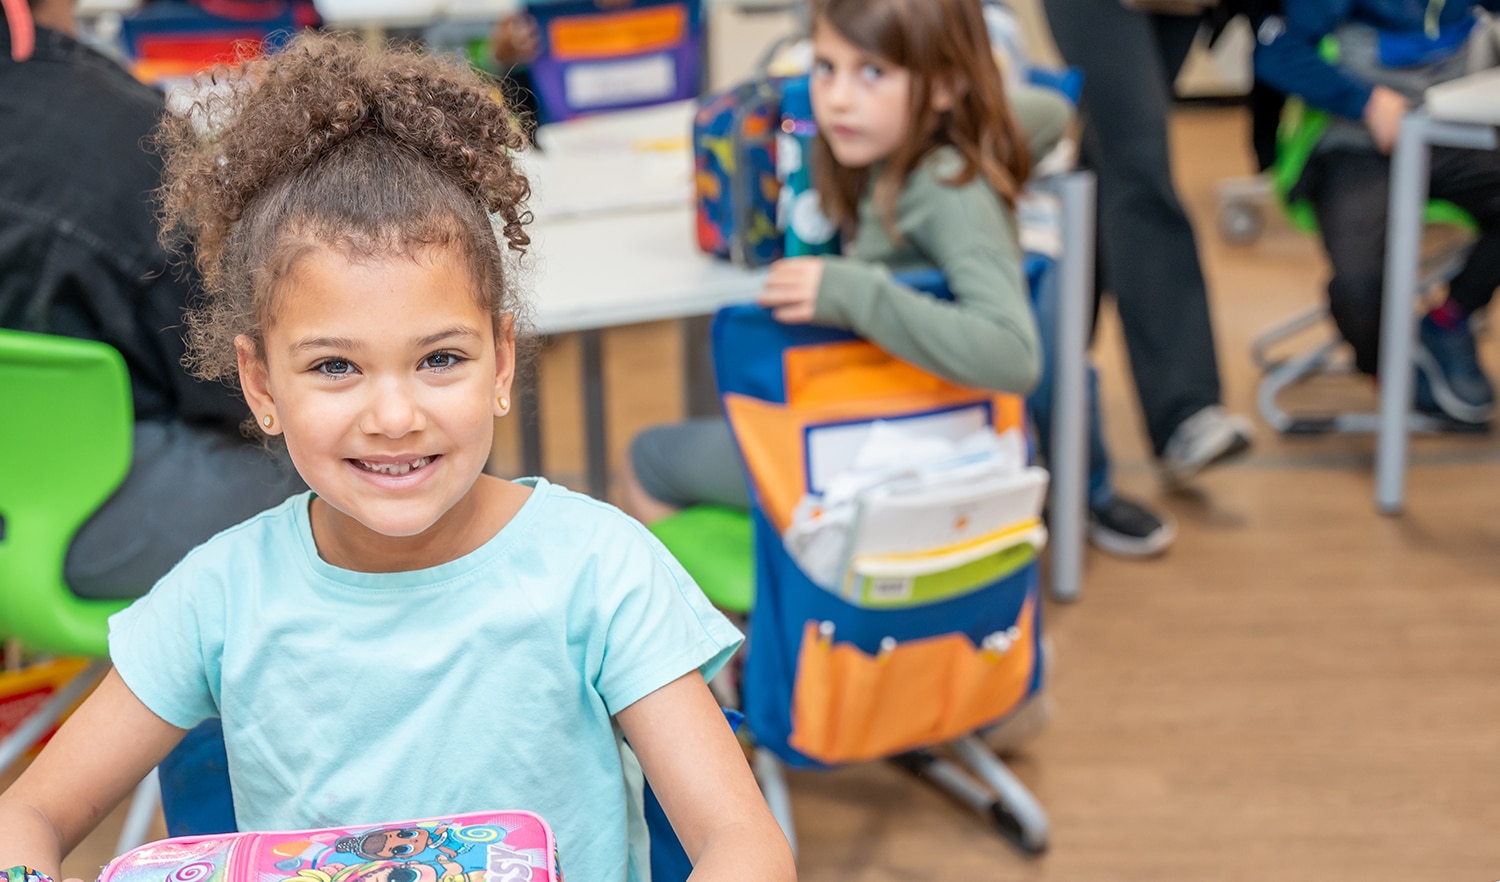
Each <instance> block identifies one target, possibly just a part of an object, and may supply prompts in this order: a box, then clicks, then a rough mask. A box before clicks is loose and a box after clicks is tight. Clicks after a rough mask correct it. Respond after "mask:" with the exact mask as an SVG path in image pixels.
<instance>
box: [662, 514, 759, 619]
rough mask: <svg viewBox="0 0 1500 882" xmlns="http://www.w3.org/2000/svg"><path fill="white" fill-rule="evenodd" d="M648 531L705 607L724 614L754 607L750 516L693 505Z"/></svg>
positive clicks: (753, 556) (742, 613) (744, 612)
mask: <svg viewBox="0 0 1500 882" xmlns="http://www.w3.org/2000/svg"><path fill="white" fill-rule="evenodd" d="M649 529H650V530H651V532H652V533H653V534H654V535H655V536H656V538H657V539H660V540H661V543H662V544H663V545H665V546H667V550H668V551H670V552H672V556H673V557H675V558H677V560H678V562H679V563H681V564H682V568H683V569H685V570H687V572H688V575H690V576H692V577H693V581H695V582H697V583H698V587H699V588H702V589H703V593H704V594H705V595H707V596H708V599H709V602H711V603H712V604H713V605H714V606H717V607H718V608H719V609H722V610H725V611H726V612H732V613H739V614H740V615H744V614H746V613H748V612H750V608H751V606H752V605H753V604H754V601H755V553H754V545H753V544H752V542H751V540H750V513H749V512H745V511H738V510H736V509H732V508H724V507H721V506H717V505H695V506H693V507H691V508H685V509H683V510H682V511H679V512H677V513H676V514H673V515H669V516H668V517H665V518H662V519H661V520H659V521H656V522H655V523H653V524H652V525H651V526H650V527H649Z"/></svg>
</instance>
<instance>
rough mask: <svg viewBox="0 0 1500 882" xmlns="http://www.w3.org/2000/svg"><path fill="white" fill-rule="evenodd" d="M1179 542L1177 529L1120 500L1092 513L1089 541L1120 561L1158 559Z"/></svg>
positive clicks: (1144, 507)
mask: <svg viewBox="0 0 1500 882" xmlns="http://www.w3.org/2000/svg"><path fill="white" fill-rule="evenodd" d="M1175 538H1177V526H1176V525H1175V524H1173V523H1172V521H1171V519H1170V518H1165V519H1164V518H1162V517H1160V516H1158V515H1157V514H1155V513H1154V512H1152V511H1151V509H1149V508H1147V507H1146V506H1144V505H1142V504H1140V503H1139V502H1135V501H1133V500H1130V499H1125V498H1124V497H1121V496H1116V497H1114V498H1113V499H1111V500H1110V501H1109V502H1106V503H1105V504H1104V505H1101V506H1099V507H1098V508H1091V509H1089V541H1090V542H1092V543H1094V547H1095V548H1098V549H1099V550H1100V551H1106V552H1108V553H1110V554H1116V555H1119V556H1120V557H1154V556H1156V555H1158V554H1161V553H1162V552H1163V551H1166V550H1167V546H1169V545H1171V544H1172V540H1173V539H1175Z"/></svg>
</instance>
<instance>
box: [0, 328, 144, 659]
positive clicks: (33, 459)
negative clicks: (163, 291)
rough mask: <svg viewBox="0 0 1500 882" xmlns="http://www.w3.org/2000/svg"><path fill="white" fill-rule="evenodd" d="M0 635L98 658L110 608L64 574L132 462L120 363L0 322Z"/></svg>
mask: <svg viewBox="0 0 1500 882" xmlns="http://www.w3.org/2000/svg"><path fill="white" fill-rule="evenodd" d="M0 414H3V417H0V462H6V463H9V466H7V467H6V470H5V479H4V480H3V481H0V633H4V634H6V635H9V636H11V637H14V638H17V639H19V640H21V641H22V642H23V643H24V644H25V645H26V646H28V647H29V648H32V649H35V650H38V651H41V652H49V653H57V654H60V655H87V656H94V657H96V658H102V657H104V656H106V655H108V653H109V646H108V640H107V637H108V625H107V624H106V620H107V619H108V618H109V616H110V615H112V614H114V613H115V612H117V611H119V610H121V609H124V608H125V607H126V606H127V605H128V604H129V601H127V600H87V599H84V598H81V597H79V596H78V595H76V594H74V593H73V592H72V591H71V590H70V589H69V588H68V586H67V584H66V583H65V582H64V580H63V560H64V558H65V557H66V555H67V553H68V545H69V543H71V542H72V540H73V536H74V535H75V534H76V533H77V532H78V529H79V528H80V527H82V526H83V524H84V522H85V521H86V520H88V518H89V516H90V515H92V514H93V513H94V512H95V511H96V510H98V508H99V506H101V505H103V504H104V501H105V500H106V499H108V498H109V497H110V494H112V493H114V491H115V489H116V488H118V487H119V486H120V483H121V482H122V481H123V480H124V479H125V473H126V472H127V471H128V470H129V468H130V454H131V438H132V430H133V425H134V408H133V407H132V405H131V398H130V376H129V374H128V373H127V372H126V370H125V361H124V359H122V358H121V357H120V354H119V353H118V352H116V351H115V350H114V349H113V348H112V347H110V346H108V345H106V344H104V343H96V342H93V341H89V340H76V339H73V338H71V337H53V336H47V335H43V334H31V333H26V332H22V331H10V330H4V329H0Z"/></svg>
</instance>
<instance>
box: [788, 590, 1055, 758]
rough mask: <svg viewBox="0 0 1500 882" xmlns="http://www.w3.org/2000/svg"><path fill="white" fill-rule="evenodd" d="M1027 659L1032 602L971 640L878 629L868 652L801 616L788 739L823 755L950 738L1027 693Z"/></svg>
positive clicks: (1032, 662)
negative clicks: (903, 635)
mask: <svg viewBox="0 0 1500 882" xmlns="http://www.w3.org/2000/svg"><path fill="white" fill-rule="evenodd" d="M1030 573H1031V570H1029V569H1027V570H1021V571H1019V572H1018V573H1017V574H1016V577H1017V578H1018V579H1020V580H1025V578H1026V577H1027V576H1028V575H1029V574H1030ZM1001 587H1003V585H1002V586H1001ZM870 624H871V622H869V621H868V619H867V620H866V621H863V622H859V623H856V624H854V625H853V626H852V627H854V628H861V629H865V630H867V629H868V628H869V626H870ZM1036 662H1037V649H1036V606H1035V601H1034V600H1028V601H1027V602H1026V603H1025V604H1023V606H1022V607H1021V610H1020V612H1019V614H1018V615H1017V617H1016V619H1015V621H1014V622H1013V623H1012V624H1011V625H1009V626H1008V627H1006V628H1004V629H1000V630H995V631H993V632H991V633H990V634H988V635H986V636H985V637H984V638H983V639H982V640H981V641H980V642H979V643H978V644H976V643H975V642H974V641H973V640H971V639H970V638H969V636H968V635H967V634H964V633H959V632H950V633H947V634H941V635H938V636H934V637H921V638H916V639H912V640H905V641H902V640H897V639H895V638H893V637H889V636H887V637H882V638H880V641H879V645H878V647H877V648H876V650H875V652H873V653H870V652H867V651H866V650H865V649H864V648H863V647H862V646H861V645H860V643H859V642H856V641H852V640H844V639H843V637H842V635H841V634H840V630H839V628H838V626H837V625H836V624H834V623H833V622H832V621H824V622H812V621H809V622H808V623H807V624H806V625H804V627H803V632H802V640H801V644H800V647H799V650H798V656H797V674H796V681H795V685H794V687H793V692H792V714H791V716H792V719H791V723H792V730H791V735H790V738H789V739H788V740H789V742H790V744H791V746H792V747H795V748H796V749H797V750H799V751H801V752H802V753H803V754H806V755H807V756H810V757H813V758H815V759H817V760H819V761H820V762H824V763H844V762H853V761H857V760H867V759H876V758H879V757H883V756H890V755H891V754H895V753H900V752H902V751H905V750H911V749H913V748H917V747H923V746H926V745H930V744H939V743H942V742H944V741H951V740H953V739H955V738H959V737H961V736H963V735H966V734H968V733H970V732H973V731H974V730H975V729H978V728H980V727H982V726H985V725H988V724H990V723H994V722H996V721H997V720H998V719H1000V718H1001V717H1003V716H1004V715H1005V714H1006V713H1008V712H1009V711H1010V710H1012V709H1013V708H1015V707H1016V706H1017V705H1018V704H1020V702H1021V700H1022V699H1023V698H1025V697H1026V695H1027V694H1028V693H1029V692H1030V691H1031V688H1032V685H1033V681H1034V679H1035V675H1036Z"/></svg>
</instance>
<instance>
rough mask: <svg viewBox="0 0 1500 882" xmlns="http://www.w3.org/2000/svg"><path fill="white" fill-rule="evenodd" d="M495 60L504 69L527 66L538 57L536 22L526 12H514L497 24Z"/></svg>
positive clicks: (493, 38) (494, 35)
mask: <svg viewBox="0 0 1500 882" xmlns="http://www.w3.org/2000/svg"><path fill="white" fill-rule="evenodd" d="M492 40H493V43H494V50H493V51H494V55H495V60H496V61H497V62H499V63H500V64H501V65H502V66H504V67H514V66H515V65H517V64H526V63H527V62H529V61H531V60H532V59H533V58H535V57H536V52H537V49H538V48H539V46H540V45H541V44H540V41H539V40H538V38H537V31H536V20H535V19H533V18H532V17H531V16H529V15H527V14H526V13H524V12H514V13H511V14H510V15H507V16H506V17H505V18H502V19H500V20H499V21H498V22H496V23H495V32H494V34H493V35H492Z"/></svg>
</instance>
